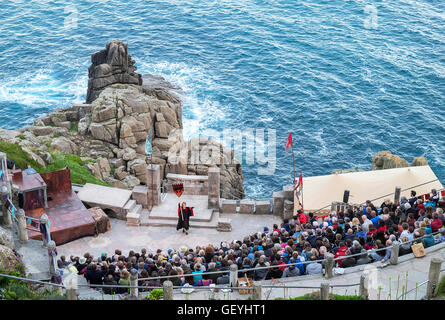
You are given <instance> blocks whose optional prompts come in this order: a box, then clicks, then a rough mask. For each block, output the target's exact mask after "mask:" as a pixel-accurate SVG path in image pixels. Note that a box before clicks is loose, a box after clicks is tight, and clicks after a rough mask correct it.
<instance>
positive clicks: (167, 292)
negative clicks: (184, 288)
mask: <svg viewBox="0 0 445 320" xmlns="http://www.w3.org/2000/svg"><path fill="white" fill-rule="evenodd" d="M162 287H163V290H164V300H173V282H171V281H170V280H167V281H164V283H163V284H162Z"/></svg>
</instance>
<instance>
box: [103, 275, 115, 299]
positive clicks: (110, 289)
mask: <svg viewBox="0 0 445 320" xmlns="http://www.w3.org/2000/svg"><path fill="white" fill-rule="evenodd" d="M103 284H104V285H107V286H112V287H104V288H103V289H102V290H103V292H104V293H105V294H116V293H118V290H117V288H116V287H115V286H116V285H117V282H116V280H115V279H114V277H113V275H112V274H109V275H108V276H106V278H105V279H104V283H103ZM113 286H114V287H113Z"/></svg>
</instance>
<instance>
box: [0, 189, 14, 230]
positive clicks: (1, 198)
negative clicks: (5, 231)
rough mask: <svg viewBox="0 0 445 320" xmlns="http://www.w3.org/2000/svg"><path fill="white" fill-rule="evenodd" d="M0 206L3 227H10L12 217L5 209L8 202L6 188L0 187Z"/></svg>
mask: <svg viewBox="0 0 445 320" xmlns="http://www.w3.org/2000/svg"><path fill="white" fill-rule="evenodd" d="M0 188H1V189H0V205H1V206H2V213H3V221H2V222H3V225H4V226H7V227H9V226H11V225H12V217H11V214H10V213H9V210H8V209H6V207H5V204H6V202H7V201H8V200H7V199H8V188H7V187H6V186H1V187H0Z"/></svg>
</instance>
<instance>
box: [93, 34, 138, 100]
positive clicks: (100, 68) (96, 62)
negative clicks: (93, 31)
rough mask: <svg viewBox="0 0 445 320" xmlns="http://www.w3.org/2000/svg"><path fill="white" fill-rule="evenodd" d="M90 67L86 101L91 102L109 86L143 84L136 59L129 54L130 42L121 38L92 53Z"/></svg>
mask: <svg viewBox="0 0 445 320" xmlns="http://www.w3.org/2000/svg"><path fill="white" fill-rule="evenodd" d="M91 62H92V64H91V66H90V67H89V68H88V92H87V99H86V103H91V102H93V101H94V100H96V98H97V97H98V96H99V94H100V93H101V92H102V90H103V89H105V88H106V87H107V86H109V85H112V84H115V83H121V84H136V85H142V76H141V75H140V74H139V73H136V72H135V71H136V69H137V68H136V67H135V66H134V63H135V61H134V60H133V59H132V58H131V55H130V54H128V44H127V43H123V42H122V41H120V40H113V41H111V42H109V43H107V47H106V49H105V50H102V51H99V52H97V53H94V54H93V55H91Z"/></svg>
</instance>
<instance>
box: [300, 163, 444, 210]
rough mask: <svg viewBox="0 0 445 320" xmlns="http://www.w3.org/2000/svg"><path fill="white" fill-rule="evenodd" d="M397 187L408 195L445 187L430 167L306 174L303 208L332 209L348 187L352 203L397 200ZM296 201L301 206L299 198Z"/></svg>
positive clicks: (376, 204)
mask: <svg viewBox="0 0 445 320" xmlns="http://www.w3.org/2000/svg"><path fill="white" fill-rule="evenodd" d="M421 184H423V185H421ZM418 185H421V186H418ZM396 187H401V188H402V193H401V196H406V197H408V198H409V196H410V191H411V190H415V191H416V192H417V195H422V194H426V193H429V192H431V189H437V190H441V189H443V186H442V184H441V183H440V181H439V180H438V178H437V176H436V175H435V174H434V172H433V170H431V168H430V167H429V166H419V167H406V168H396V169H386V170H374V171H362V172H351V173H342V174H331V175H325V176H316V177H303V206H304V211H306V212H308V211H309V212H310V211H316V210H319V209H321V208H323V207H327V206H329V207H328V208H326V209H325V210H330V205H331V203H332V202H334V201H339V202H341V201H342V200H343V193H344V191H345V190H349V191H350V195H349V203H355V204H361V203H364V202H365V201H366V200H373V199H376V198H380V197H382V198H380V199H378V200H375V201H374V205H375V206H380V204H381V203H382V202H383V201H384V200H385V199H390V200H391V201H393V200H394V191H395V188H396ZM405 189H407V190H405ZM404 190H405V191H404ZM388 194H391V195H388ZM385 195H386V196H385ZM294 204H295V207H297V206H298V201H297V200H296V199H295V201H294Z"/></svg>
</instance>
